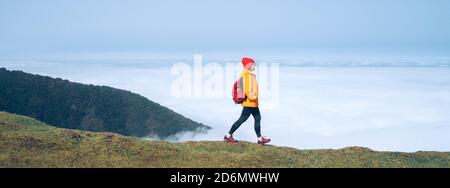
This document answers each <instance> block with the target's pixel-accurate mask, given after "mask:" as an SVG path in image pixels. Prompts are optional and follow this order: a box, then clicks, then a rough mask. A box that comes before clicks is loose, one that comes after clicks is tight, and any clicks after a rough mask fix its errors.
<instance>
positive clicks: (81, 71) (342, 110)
mask: <svg viewBox="0 0 450 188" xmlns="http://www.w3.org/2000/svg"><path fill="white" fill-rule="evenodd" d="M0 63H1V66H3V67H6V68H9V69H19V70H23V71H26V72H31V73H39V74H43V75H49V76H53V77H62V78H65V79H69V80H71V81H76V82H82V83H88V84H98V85H108V86H112V87H116V88H121V89H126V90H131V91H133V92H136V93H139V94H141V95H143V96H146V97H147V98H149V99H151V100H154V101H156V102H158V103H160V104H162V105H165V106H168V107H169V108H171V109H173V110H174V111H176V112H179V113H181V114H183V115H185V116H187V117H189V118H191V119H193V120H195V121H198V122H201V123H205V124H207V125H209V126H211V127H213V129H212V130H211V131H210V132H208V134H201V135H195V136H193V135H191V134H180V135H176V138H174V139H176V140H179V141H183V140H192V139H194V140H221V139H222V137H223V135H224V134H225V133H226V132H227V131H228V130H229V128H230V126H231V124H232V123H233V122H234V121H235V120H236V119H237V118H238V117H239V115H240V111H241V107H240V106H238V105H235V104H233V102H232V101H231V99H229V98H218V99H214V98H206V99H203V98H200V99H199V98H192V99H176V98H174V97H173V96H171V94H170V85H171V82H172V81H173V80H175V79H176V77H175V76H173V75H171V74H170V66H167V67H156V68H153V67H151V66H145V67H139V66H134V67H128V66H126V65H123V64H122V65H121V66H117V65H107V64H102V65H99V64H70V65H65V64H64V65H62V64H59V65H58V64H54V63H51V64H49V63H44V64H39V63H36V62H28V63H23V62H22V63H21V64H17V63H14V62H12V63H6V62H0ZM229 84H232V83H229ZM279 92H280V100H279V105H278V107H277V108H275V109H267V110H262V111H261V113H262V124H261V125H262V131H263V134H265V135H267V136H269V137H272V138H273V144H276V145H284V146H292V147H297V148H339V147H345V146H351V145H359V146H365V147H371V148H373V149H377V150H400V151H416V150H441V151H449V150H450V144H449V143H450V137H449V136H448V134H449V133H450V117H449V116H448V113H449V112H450V69H448V68H436V67H435V68H433V67H428V68H426V67H387V68H386V67H377V68H374V67H372V68H371V67H296V66H289V67H286V66H281V67H280V90H279ZM261 103H264V101H261ZM235 136H236V138H238V139H245V140H250V141H254V140H255V139H256V138H255V133H254V130H253V118H252V117H250V118H249V120H248V121H247V122H246V123H244V124H243V125H242V126H241V128H240V129H239V130H238V131H237V132H236V134H235Z"/></svg>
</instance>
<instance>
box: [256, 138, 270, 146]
mask: <svg viewBox="0 0 450 188" xmlns="http://www.w3.org/2000/svg"><path fill="white" fill-rule="evenodd" d="M269 142H270V138H265V137H262V139H261V140H258V144H267V143H269Z"/></svg>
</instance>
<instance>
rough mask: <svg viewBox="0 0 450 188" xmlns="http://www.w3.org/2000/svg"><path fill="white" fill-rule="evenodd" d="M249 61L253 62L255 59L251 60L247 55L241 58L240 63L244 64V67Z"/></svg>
mask: <svg viewBox="0 0 450 188" xmlns="http://www.w3.org/2000/svg"><path fill="white" fill-rule="evenodd" d="M249 63H255V60H253V59H252V58H249V57H244V58H242V65H244V67H245V65H247V64H249Z"/></svg>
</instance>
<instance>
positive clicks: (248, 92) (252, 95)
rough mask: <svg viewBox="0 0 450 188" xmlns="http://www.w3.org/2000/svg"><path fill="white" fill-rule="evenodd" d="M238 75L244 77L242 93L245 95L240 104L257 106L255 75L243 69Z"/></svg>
mask: <svg viewBox="0 0 450 188" xmlns="http://www.w3.org/2000/svg"><path fill="white" fill-rule="evenodd" d="M240 77H241V78H244V93H245V96H247V98H246V99H245V101H244V102H243V103H242V106H245V107H258V82H257V81H256V75H255V74H253V73H252V72H251V71H249V70H247V69H244V70H243V71H242V73H241V75H240Z"/></svg>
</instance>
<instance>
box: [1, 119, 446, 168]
mask: <svg viewBox="0 0 450 188" xmlns="http://www.w3.org/2000/svg"><path fill="white" fill-rule="evenodd" d="M0 167H450V153H441V152H416V153H397V152H376V151H372V150H370V149H367V148H361V147H349V148H344V149H339V150H297V149H293V148H286V147H276V146H260V145H257V144H253V143H249V142H243V143H240V144H237V145H235V144H226V143H223V142H221V141H202V142H184V143H168V142H164V141H147V140H144V139H140V138H137V137H127V136H121V135H118V134H114V133H105V132H86V131H79V130H69V129H63V128H57V127H53V126H49V125H47V124H44V123H42V122H39V121H37V120H35V119H33V118H29V117H26V116H21V115H15V114H10V113H5V112H0Z"/></svg>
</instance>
